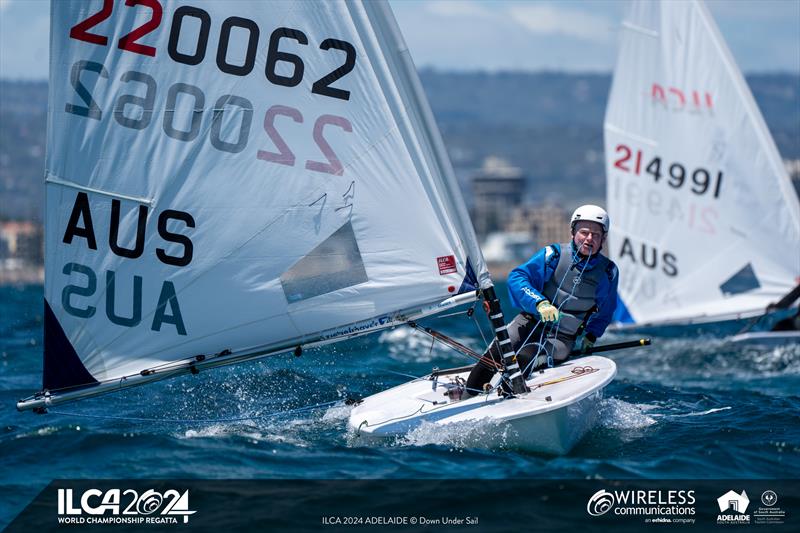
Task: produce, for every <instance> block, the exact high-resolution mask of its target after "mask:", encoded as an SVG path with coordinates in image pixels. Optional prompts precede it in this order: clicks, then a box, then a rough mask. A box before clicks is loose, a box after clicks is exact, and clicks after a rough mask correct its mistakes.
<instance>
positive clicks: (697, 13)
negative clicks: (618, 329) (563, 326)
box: [604, 0, 800, 325]
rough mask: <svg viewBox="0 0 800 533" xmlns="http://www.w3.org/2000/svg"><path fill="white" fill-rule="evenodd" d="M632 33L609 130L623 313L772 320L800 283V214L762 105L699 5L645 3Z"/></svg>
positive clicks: (616, 81) (618, 73)
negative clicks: (772, 311) (771, 308)
mask: <svg viewBox="0 0 800 533" xmlns="http://www.w3.org/2000/svg"><path fill="white" fill-rule="evenodd" d="M623 27H624V28H627V29H637V31H625V32H621V35H620V51H619V56H618V60H617V66H616V69H615V72H614V78H613V81H612V87H611V92H610V94H609V101H608V107H607V110H606V117H605V121H604V124H605V126H604V133H605V140H604V142H605V153H606V176H607V204H608V210H609V214H610V216H611V219H612V221H613V227H614V231H613V234H612V237H611V239H612V240H611V247H610V248H611V256H612V258H613V259H614V260H615V262H617V264H618V265H619V267H620V272H621V275H620V296H621V300H622V302H623V303H624V306H619V308H620V309H625V310H626V311H627V312H628V316H627V317H626V318H627V319H629V320H633V322H634V323H636V324H648V325H652V324H659V323H664V324H666V323H671V324H672V323H680V322H683V323H692V322H693V321H697V320H703V321H707V320H708V319H709V317H723V316H736V315H746V314H749V313H752V312H753V310H756V309H761V310H762V312H763V311H764V310H765V308H766V307H767V305H769V304H770V303H772V302H774V301H776V300H778V299H779V298H780V297H781V296H782V295H783V294H786V293H787V292H788V291H789V290H791V288H792V287H794V286H795V285H796V283H797V279H798V277H800V257H798V255H797V254H796V253H795V252H796V250H798V249H800V204H798V200H797V195H796V193H795V191H794V188H793V187H792V185H791V181H790V180H789V177H788V173H787V171H786V169H785V168H784V166H783V163H782V161H781V159H780V155H779V154H778V150H777V148H776V146H775V143H774V141H773V140H772V137H771V136H770V134H769V130H768V129H767V127H766V124H765V122H764V119H763V117H762V116H761V113H760V112H759V110H758V107H757V106H756V103H755V100H754V99H753V96H752V94H751V93H750V90H749V88H748V87H747V84H746V83H745V81H744V78H743V76H742V75H741V72H739V70H738V68H737V67H736V64H735V62H734V61H733V57H732V55H731V53H730V51H729V50H728V49H727V47H726V45H725V43H724V40H723V39H722V37H721V34H720V33H719V30H718V29H717V27H716V25H715V24H714V22H713V20H712V19H711V17H710V15H709V13H708V11H707V9H706V8H705V6H704V5H703V4H702V2H699V1H695V0H693V1H690V2H669V1H663V2H650V1H639V0H636V1H634V2H632V4H631V7H630V10H629V12H628V14H627V16H626V20H625V22H623ZM648 29H649V30H652V31H649V30H648ZM640 30H641V31H640ZM645 30H648V31H645ZM764 213H769V216H765V215H764ZM618 318H622V317H618Z"/></svg>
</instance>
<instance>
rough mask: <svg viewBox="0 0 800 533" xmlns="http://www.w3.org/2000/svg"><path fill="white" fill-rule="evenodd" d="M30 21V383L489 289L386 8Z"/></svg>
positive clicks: (280, 339)
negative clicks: (40, 228)
mask: <svg viewBox="0 0 800 533" xmlns="http://www.w3.org/2000/svg"><path fill="white" fill-rule="evenodd" d="M162 6H163V8H162ZM51 14H52V18H51V58H50V62H51V63H50V109H49V117H48V118H49V123H48V150H47V163H46V196H47V198H46V205H47V216H46V247H47V258H46V265H45V267H46V279H45V299H46V308H47V309H46V320H45V322H46V325H45V368H44V388H45V389H48V390H49V391H51V393H52V391H54V390H57V389H71V388H73V387H81V386H85V385H90V384H96V385H95V387H96V389H97V390H98V391H99V390H104V389H107V388H108V385H109V384H120V385H124V384H130V383H134V382H141V381H142V380H143V378H147V377H148V376H152V375H157V374H159V372H160V371H161V370H167V371H172V370H174V369H183V370H184V371H185V370H186V368H187V367H186V365H185V364H184V363H186V361H187V360H189V361H191V364H198V366H200V365H201V363H202V364H208V366H213V361H211V359H213V357H214V356H215V354H216V357H217V358H219V359H220V361H221V362H222V361H225V362H227V361H230V360H239V359H241V358H245V357H248V356H249V355H251V354H263V353H268V352H274V351H279V350H286V349H291V348H292V347H294V346H299V345H309V344H313V343H319V342H323V341H327V340H331V339H335V338H338V337H342V336H347V335H353V334H357V333H360V332H365V331H371V330H374V329H378V328H381V327H385V326H388V325H391V324H393V323H396V321H398V320H402V319H403V318H404V317H406V316H409V315H410V314H414V313H416V314H417V315H420V314H425V313H430V312H433V311H434V310H436V309H440V308H441V307H443V306H444V305H448V304H447V303H445V304H442V303H441V302H442V301H447V302H451V303H452V302H453V301H454V300H453V299H452V297H453V296H455V295H458V294H460V293H467V292H468V291H472V290H474V289H475V287H476V286H477V285H478V284H480V285H483V286H487V285H488V284H490V280H489V277H488V272H487V269H486V266H485V264H484V261H483V258H482V256H481V254H480V250H479V248H478V245H477V242H476V239H475V236H474V233H473V230H472V226H471V223H470V221H469V218H468V216H467V215H466V209H465V207H464V205H463V200H462V199H461V196H460V193H459V191H458V187H457V185H456V182H455V179H454V177H453V173H452V169H451V168H450V166H449V162H448V160H447V157H446V155H445V152H444V149H443V144H442V141H441V138H440V136H439V133H438V130H437V129H436V126H435V124H434V122H433V119H432V115H431V112H430V110H429V108H428V105H427V102H426V101H425V98H424V95H423V93H422V91H421V89H420V84H419V81H418V79H417V78H416V73H415V71H414V68H413V64H412V63H411V60H410V58H409V56H408V51H407V49H406V48H405V45H404V43H403V41H402V37H401V36H400V33H399V30H398V28H397V26H396V23H395V21H394V18H393V16H392V14H391V12H390V11H389V8H388V6H387V5H386V4H385V3H383V2H372V1H370V2H364V3H362V2H359V1H328V2H296V1H283V2H281V1H269V2H266V1H263V0H257V1H256V0H254V1H237V2H229V1H223V0H218V1H204V2H200V3H197V6H196V7H191V6H187V5H183V3H182V2H177V1H165V0H162V1H161V2H138V3H136V4H135V5H127V4H124V3H118V2H111V1H110V0H105V1H94V2H52V4H51ZM448 298H450V300H447V299H448ZM201 354H202V355H201ZM198 355H201V357H196V356H198ZM192 358H194V359H192ZM204 362H205V363H204ZM28 405H36V402H33V403H29V404H23V405H22V407H26V406H28Z"/></svg>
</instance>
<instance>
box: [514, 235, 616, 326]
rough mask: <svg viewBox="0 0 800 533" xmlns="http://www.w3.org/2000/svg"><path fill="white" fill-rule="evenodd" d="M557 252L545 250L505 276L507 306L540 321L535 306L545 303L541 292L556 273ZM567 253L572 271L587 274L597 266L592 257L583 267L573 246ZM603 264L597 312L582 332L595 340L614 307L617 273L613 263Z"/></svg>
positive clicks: (597, 258) (556, 248)
mask: <svg viewBox="0 0 800 533" xmlns="http://www.w3.org/2000/svg"><path fill="white" fill-rule="evenodd" d="M561 248H562V247H561V245H560V244H551V245H550V246H545V247H544V248H542V249H541V250H539V251H538V252H536V253H535V254H534V255H533V257H531V258H530V259H529V260H528V261H527V262H526V263H524V264H522V265H520V266H518V267H517V268H515V269H514V270H512V271H511V273H510V274H509V275H508V294H509V296H510V297H511V303H512V304H514V306H515V307H518V308H520V309H522V310H523V311H526V312H528V313H530V314H532V315H533V316H535V317H536V318H541V316H540V315H539V311H537V310H536V305H537V304H538V303H539V302H541V301H542V300H546V299H547V298H546V297H545V296H544V295H543V294H542V290H543V289H544V286H545V283H547V282H548V280H550V278H552V277H553V274H554V273H555V271H556V267H557V266H558V261H559V258H560V256H561ZM569 253H571V255H572V261H573V262H574V263H576V268H577V269H578V270H583V269H584V267H585V269H586V270H585V271H586V272H587V273H588V272H590V271H592V270H593V269H594V268H595V267H596V266H597V264H598V263H600V262H601V257H600V255H593V256H592V257H591V258H589V259H588V264H587V258H585V257H581V256H579V255H578V254H577V253H576V250H575V245H574V243H573V244H572V245H571V249H570V250H569ZM606 261H608V263H607V266H606V268H605V274H604V275H601V276H598V281H599V282H598V286H597V289H596V291H595V303H596V304H597V308H598V311H597V312H596V313H594V314H592V316H591V317H590V318H589V321H588V322H587V323H586V330H585V331H586V333H590V334H592V335H594V336H595V337H596V338H599V337H600V336H601V335H603V333H604V332H605V330H606V328H607V327H608V325H609V324H610V323H611V319H612V317H613V315H614V309H616V307H617V284H618V280H619V271H618V269H617V266H616V265H615V264H614V262H613V261H611V260H610V259H605V258H603V261H602V262H603V263H605V262H606Z"/></svg>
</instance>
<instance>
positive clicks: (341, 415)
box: [322, 403, 354, 422]
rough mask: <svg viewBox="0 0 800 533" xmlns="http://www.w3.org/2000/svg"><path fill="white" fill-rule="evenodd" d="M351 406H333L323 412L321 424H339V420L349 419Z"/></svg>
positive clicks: (343, 404)
mask: <svg viewBox="0 0 800 533" xmlns="http://www.w3.org/2000/svg"><path fill="white" fill-rule="evenodd" d="M353 407H354V406H352V405H346V404H345V403H341V404H338V403H337V404H335V405H332V406H330V407H328V409H327V410H326V411H325V414H324V415H322V421H323V422H339V421H341V420H347V419H348V418H350V412H351V411H352V410H353Z"/></svg>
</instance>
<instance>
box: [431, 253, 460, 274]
mask: <svg viewBox="0 0 800 533" xmlns="http://www.w3.org/2000/svg"><path fill="white" fill-rule="evenodd" d="M436 264H437V265H439V275H440V276H444V275H445V274H454V273H456V272H457V271H458V270H457V269H456V256H454V255H444V256H442V257H437V258H436Z"/></svg>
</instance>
